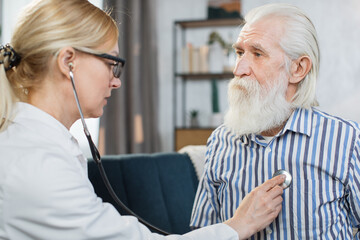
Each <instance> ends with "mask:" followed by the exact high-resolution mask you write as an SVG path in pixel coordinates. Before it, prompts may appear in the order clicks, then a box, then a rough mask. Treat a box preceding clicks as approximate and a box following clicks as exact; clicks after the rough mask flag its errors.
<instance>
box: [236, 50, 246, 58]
mask: <svg viewBox="0 0 360 240" xmlns="http://www.w3.org/2000/svg"><path fill="white" fill-rule="evenodd" d="M236 55H237V56H239V57H241V56H242V55H244V52H242V51H236Z"/></svg>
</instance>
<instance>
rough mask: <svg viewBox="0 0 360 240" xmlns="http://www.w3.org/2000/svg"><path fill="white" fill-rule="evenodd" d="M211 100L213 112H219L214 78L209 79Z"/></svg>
mask: <svg viewBox="0 0 360 240" xmlns="http://www.w3.org/2000/svg"><path fill="white" fill-rule="evenodd" d="M211 101H212V111H213V113H218V112H220V108H219V94H218V86H217V81H216V79H211Z"/></svg>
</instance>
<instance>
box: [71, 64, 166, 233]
mask: <svg viewBox="0 0 360 240" xmlns="http://www.w3.org/2000/svg"><path fill="white" fill-rule="evenodd" d="M69 68H70V73H69V74H70V79H71V83H72V87H73V91H74V96H75V100H76V105H77V108H78V110H79V113H80V118H81V123H82V125H83V129H84V133H85V136H86V138H87V140H88V143H89V147H90V150H91V155H92V158H93V160H94V161H95V163H96V165H97V166H98V168H99V171H100V175H101V178H102V180H103V182H104V183H105V186H106V188H107V190H108V192H109V193H110V195H111V197H112V198H113V200H114V201H115V202H116V204H118V205H119V206H120V207H121V208H122V209H123V210H124V211H125V212H127V213H128V214H130V215H133V216H134V217H136V218H137V219H138V220H139V222H141V223H142V224H144V225H145V226H147V227H148V228H150V229H151V230H153V231H156V232H158V233H160V234H163V235H169V234H170V233H168V232H166V231H164V230H162V229H160V228H158V227H155V226H154V225H152V224H150V223H148V222H147V221H145V220H144V219H142V218H141V217H140V216H138V215H137V214H136V213H134V212H133V211H131V210H130V209H129V208H128V207H127V206H126V205H125V204H124V203H123V202H122V201H121V200H120V199H119V198H118V197H117V195H116V193H115V191H114V189H113V188H112V187H111V184H110V182H109V179H108V178H107V176H106V173H105V170H104V167H103V165H102V163H101V156H100V153H99V151H98V149H97V148H96V146H95V144H94V142H93V140H92V138H91V135H90V132H89V130H88V128H87V125H86V122H85V119H84V115H83V112H82V110H81V106H80V102H79V98H78V95H77V92H76V89H75V81H74V74H73V72H72V69H73V65H72V64H71V63H70V64H69Z"/></svg>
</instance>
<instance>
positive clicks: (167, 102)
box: [0, 0, 360, 156]
mask: <svg viewBox="0 0 360 240" xmlns="http://www.w3.org/2000/svg"><path fill="white" fill-rule="evenodd" d="M30 2H31V0H17V1H13V0H0V6H1V11H0V26H1V31H0V35H1V43H2V44H5V43H8V42H10V39H11V33H12V29H13V28H14V25H15V22H16V18H17V15H18V13H19V12H20V10H21V9H22V7H23V6H25V5H26V4H28V3H30ZM90 2H92V3H93V4H95V5H96V6H98V7H100V8H103V9H109V8H111V9H112V15H113V17H114V18H115V19H116V21H117V22H118V23H119V29H120V36H119V47H120V55H121V56H122V57H124V58H125V59H127V63H126V70H125V72H124V74H123V75H122V78H121V80H122V87H121V89H119V90H117V91H116V92H113V96H112V99H111V100H110V101H109V103H108V105H107V106H106V107H105V112H104V116H103V117H101V118H100V119H89V120H87V123H88V125H89V128H90V129H91V130H90V131H91V133H92V136H93V139H94V140H95V141H96V143H97V144H98V146H99V148H100V151H101V152H102V154H123V153H149V152H171V151H177V150H179V149H180V148H181V147H183V146H186V145H193V144H195V145H201V144H206V138H207V137H208V136H209V134H210V133H211V131H212V130H213V129H214V128H216V126H218V125H219V124H221V122H222V117H223V115H224V113H225V112H226V109H227V96H226V95H227V83H228V81H229V80H230V79H231V78H232V74H231V71H232V68H233V65H234V62H235V55H234V54H233V52H232V51H231V50H230V51H229V46H231V44H232V43H233V42H234V41H236V38H237V35H238V34H239V32H240V30H241V27H240V23H241V19H242V16H244V15H245V14H246V13H247V12H248V11H249V10H250V9H252V8H254V7H257V6H260V5H262V4H266V3H273V2H280V1H272V0H267V1H266V0H241V1H240V0H218V1H216V0H196V1H194V0H182V1H177V0H131V1H126V0H104V1H103V0H96V1H95V0H92V1H90ZM281 2H287V3H291V4H294V5H296V6H298V7H300V8H301V9H303V10H304V11H305V12H306V13H307V14H308V16H309V17H310V19H311V20H312V21H313V23H314V25H315V27H316V29H317V32H318V38H319V43H320V51H321V64H320V75H319V79H318V85H317V97H318V100H319V103H320V106H319V109H321V110H323V111H325V112H328V113H330V114H334V115H338V116H341V117H343V118H346V119H351V120H354V121H357V122H360V108H359V107H358V105H359V103H360V94H359V93H360V77H359V76H360V30H359V26H360V15H359V14H358V13H359V11H360V1H358V0H347V1H340V0H317V1H313V0H287V1H281ZM71 132H72V133H73V134H74V135H75V136H76V138H78V140H79V142H80V144H81V147H82V148H83V150H84V152H85V153H86V155H87V156H90V153H89V151H88V147H87V143H86V140H85V138H84V137H83V132H82V128H81V125H80V124H79V123H76V124H75V125H74V126H73V127H72V129H71Z"/></svg>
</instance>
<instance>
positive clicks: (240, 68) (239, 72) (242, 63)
mask: <svg viewBox="0 0 360 240" xmlns="http://www.w3.org/2000/svg"><path fill="white" fill-rule="evenodd" d="M233 73H234V75H235V76H236V77H240V78H241V77H245V76H249V75H250V74H251V66H250V62H249V60H248V59H247V58H246V56H245V55H243V56H241V57H240V58H237V59H236V65H235V68H234V71H233Z"/></svg>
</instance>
